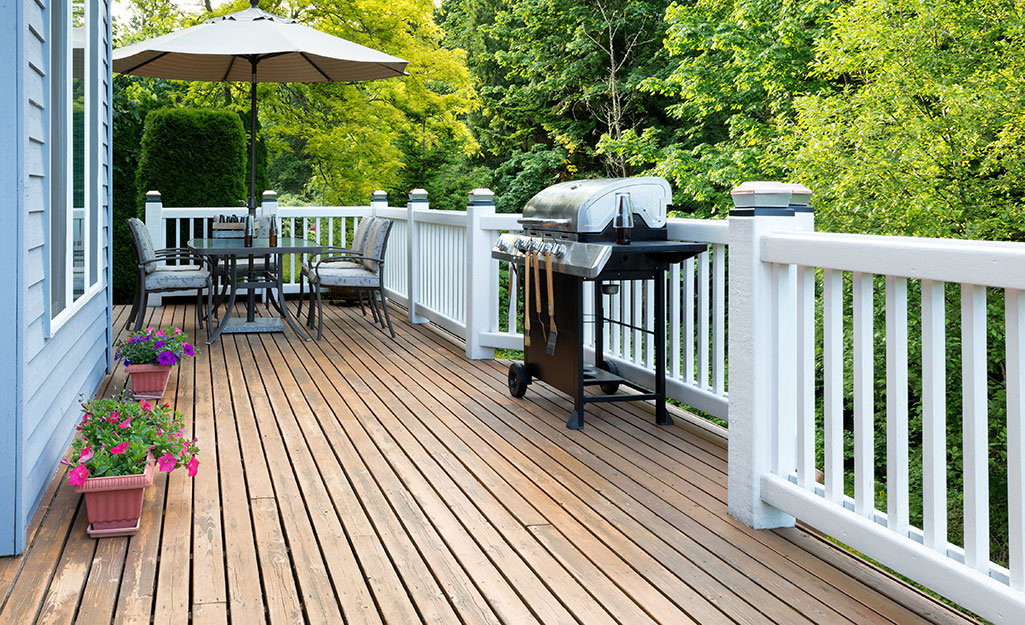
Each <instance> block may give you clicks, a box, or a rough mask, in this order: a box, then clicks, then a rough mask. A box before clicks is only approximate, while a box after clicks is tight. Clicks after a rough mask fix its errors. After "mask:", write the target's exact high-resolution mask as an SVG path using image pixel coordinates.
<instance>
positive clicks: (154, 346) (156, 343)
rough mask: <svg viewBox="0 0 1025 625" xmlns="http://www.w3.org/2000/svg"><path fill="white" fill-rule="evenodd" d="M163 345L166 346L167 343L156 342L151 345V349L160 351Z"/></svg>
mask: <svg viewBox="0 0 1025 625" xmlns="http://www.w3.org/2000/svg"><path fill="white" fill-rule="evenodd" d="M164 345H167V343H166V342H164V341H157V342H155V343H153V349H160V348H162V347H163V346H164Z"/></svg>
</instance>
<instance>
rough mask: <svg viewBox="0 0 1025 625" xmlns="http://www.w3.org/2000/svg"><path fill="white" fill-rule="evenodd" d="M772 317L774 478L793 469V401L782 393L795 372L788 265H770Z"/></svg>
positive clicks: (791, 271)
mask: <svg viewBox="0 0 1025 625" xmlns="http://www.w3.org/2000/svg"><path fill="white" fill-rule="evenodd" d="M772 274H773V289H772V299H773V301H772V314H773V315H774V316H775V329H774V332H773V337H772V339H773V353H774V354H775V361H776V362H775V363H774V365H775V366H774V368H775V372H774V378H775V380H776V383H775V384H773V385H772V416H773V422H774V424H775V425H774V427H773V428H772V435H773V437H774V438H775V441H774V445H773V451H774V454H773V456H774V458H773V460H774V464H773V469H774V472H775V473H776V474H777V475H790V474H791V473H793V472H795V471H796V469H797V461H796V458H795V456H794V453H795V449H794V442H795V439H796V435H797V432H796V427H797V402H796V399H797V398H796V397H795V395H794V394H793V393H791V392H783V390H782V389H783V385H787V386H788V387H792V386H793V382H794V375H795V372H796V362H795V360H796V359H795V355H796V354H795V347H796V344H795V343H794V337H795V335H796V334H797V327H796V323H795V321H796V319H795V310H794V304H795V300H794V275H795V272H794V268H793V267H792V266H790V265H778V264H774V265H773V266H772Z"/></svg>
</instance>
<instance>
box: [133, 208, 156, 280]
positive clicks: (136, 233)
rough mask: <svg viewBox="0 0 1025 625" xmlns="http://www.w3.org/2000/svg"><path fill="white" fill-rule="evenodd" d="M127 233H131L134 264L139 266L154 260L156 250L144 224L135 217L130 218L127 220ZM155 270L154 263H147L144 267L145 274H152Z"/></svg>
mask: <svg viewBox="0 0 1025 625" xmlns="http://www.w3.org/2000/svg"><path fill="white" fill-rule="evenodd" d="M128 231H129V232H131V233H132V247H133V251H134V252H135V262H136V263H137V264H139V265H141V264H143V263H145V262H147V261H151V260H156V258H157V254H156V248H154V247H153V239H152V238H151V237H150V236H149V230H147V229H146V224H144V223H142V221H141V220H139V219H137V218H135V217H131V218H129V219H128ZM156 268H157V264H156V263H149V264H147V265H146V273H153V272H154V271H155V270H156Z"/></svg>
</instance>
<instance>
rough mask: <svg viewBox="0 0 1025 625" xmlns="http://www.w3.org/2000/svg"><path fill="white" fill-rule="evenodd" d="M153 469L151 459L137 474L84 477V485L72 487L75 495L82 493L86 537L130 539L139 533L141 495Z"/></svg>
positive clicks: (154, 464)
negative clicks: (87, 517) (87, 518)
mask: <svg viewBox="0 0 1025 625" xmlns="http://www.w3.org/2000/svg"><path fill="white" fill-rule="evenodd" d="M155 467H156V462H155V461H154V460H153V458H152V456H151V457H150V458H149V462H148V463H146V470H145V471H143V472H142V473H140V474H138V475H116V476H111V477H88V478H86V479H85V483H84V484H79V485H77V486H75V492H76V493H84V494H85V509H86V513H87V514H88V516H89V527H88V528H87V529H86V531H87V532H88V533H89V535H90V536H92V537H93V538H100V537H103V536H131V535H133V534H135V533H136V532H137V531H139V518H140V517H141V516H142V496H143V494H144V491H145V490H146V488H147V487H148V486H149V485H150V484H152V483H153V471H154V470H155Z"/></svg>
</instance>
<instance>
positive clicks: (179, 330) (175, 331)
mask: <svg viewBox="0 0 1025 625" xmlns="http://www.w3.org/2000/svg"><path fill="white" fill-rule="evenodd" d="M174 333H175V334H181V333H182V329H181V328H175V329H174Z"/></svg>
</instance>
